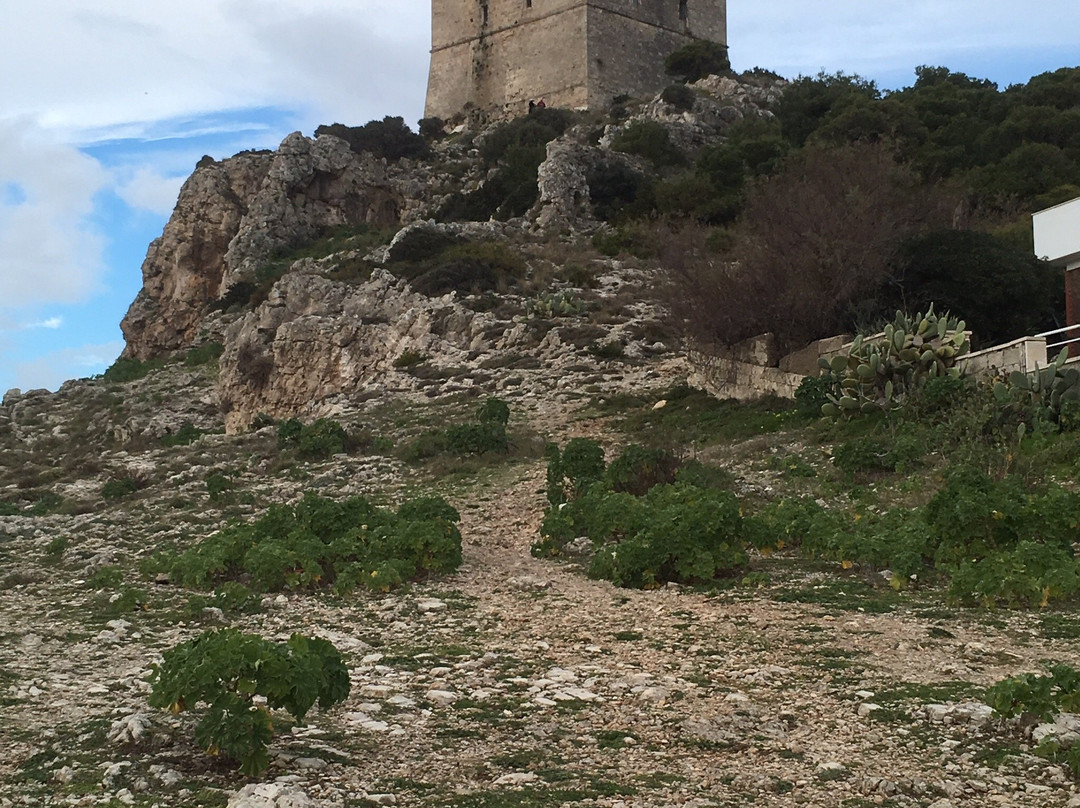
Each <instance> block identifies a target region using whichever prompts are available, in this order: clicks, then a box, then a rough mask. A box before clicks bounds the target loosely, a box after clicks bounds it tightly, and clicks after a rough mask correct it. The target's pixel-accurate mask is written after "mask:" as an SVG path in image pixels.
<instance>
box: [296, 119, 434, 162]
mask: <svg viewBox="0 0 1080 808" xmlns="http://www.w3.org/2000/svg"><path fill="white" fill-rule="evenodd" d="M320 135H333V136H334V137H339V138H341V139H342V140H344V141H345V142H346V143H348V144H349V148H350V149H352V150H353V151H354V152H356V153H357V154H363V153H364V152H369V153H370V154H373V155H374V156H376V157H382V158H384V159H386V160H389V161H391V162H397V161H398V160H401V159H402V158H405V157H408V158H413V159H423V158H425V157H426V156H427V155H428V152H429V149H428V145H427V142H426V141H425V140H424V138H423V137H422V136H420V135H417V134H416V133H414V132H413V131H412V130H410V129H409V127H408V126H406V125H405V120H404V119H403V118H400V117H393V116H390V115H387V116H386V117H385V118H383V119H382V120H381V121H368V122H367V123H366V124H364V125H363V126H343V125H342V124H340V123H335V124H330V125H329V126H320V127H318V128H317V129H316V130H315V136H316V137H319V136H320Z"/></svg>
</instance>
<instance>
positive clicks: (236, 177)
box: [121, 132, 418, 359]
mask: <svg viewBox="0 0 1080 808" xmlns="http://www.w3.org/2000/svg"><path fill="white" fill-rule="evenodd" d="M407 174H408V168H407V166H395V167H393V168H389V167H388V166H387V164H386V161H384V160H381V159H378V158H375V157H373V156H371V155H370V154H356V153H354V152H353V151H352V150H351V149H350V148H349V146H348V144H347V143H345V141H343V140H341V139H339V138H336V137H331V136H323V137H319V138H317V139H314V140H313V139H310V138H307V137H304V136H303V135H301V134H300V133H298V132H297V133H294V134H291V135H289V136H288V137H287V138H285V140H284V142H283V143H282V144H281V147H280V148H279V149H278V150H277V151H276V152H272V153H270V152H265V153H243V154H239V155H237V156H236V157H232V158H229V159H227V160H223V161H220V162H218V161H215V160H212V159H210V158H204V159H203V160H202V161H201V162H200V164H199V166H198V167H197V168H196V170H195V173H194V174H192V176H191V177H190V178H189V179H188V181H187V182H186V183H185V184H184V186H183V189H182V190H181V192H180V197H179V201H178V202H177V205H176V209H175V210H174V212H173V215H172V217H171V218H170V220H169V223H168V224H167V225H166V226H165V230H164V232H163V233H162V235H161V237H160V238H158V239H156V240H155V241H154V242H153V243H152V244H151V245H150V249H149V251H148V252H147V256H146V260H145V261H144V263H143V268H142V271H143V288H142V289H141V290H140V292H139V294H138V296H137V297H136V299H135V301H134V302H133V303H132V305H131V308H130V309H129V310H128V313H127V315H126V316H125V317H124V320H123V322H122V323H121V328H122V330H123V332H124V337H125V339H126V342H127V346H126V348H125V350H124V355H125V356H127V357H133V358H136V359H147V358H150V357H153V356H158V355H160V354H162V353H167V352H170V351H175V350H178V349H181V348H185V347H188V346H190V345H191V344H192V342H193V341H194V340H195V338H196V337H197V335H198V332H199V329H200V326H201V323H202V321H203V319H204V318H205V317H206V315H207V313H208V311H209V309H210V307H211V306H212V304H213V303H214V302H215V301H216V300H218V299H219V298H220V297H221V295H222V294H223V293H224V292H225V291H227V290H228V288H229V287H231V286H232V285H233V284H235V283H238V282H240V281H244V280H252V279H253V278H254V276H255V272H256V270H257V269H258V268H259V267H260V266H261V265H263V264H265V263H266V261H267V260H268V259H270V258H271V257H272V256H273V255H274V254H275V252H278V251H280V250H284V249H287V248H289V247H292V246H295V245H297V244H299V243H302V242H304V241H306V240H310V239H312V238H314V237H316V236H317V235H319V234H320V233H321V232H323V231H324V230H326V229H327V228H330V227H334V226H338V225H347V224H359V223H370V224H373V225H379V226H386V225H391V224H397V223H398V222H399V221H400V219H401V214H402V210H403V209H404V208H406V207H408V206H407V205H406V203H405V196H406V194H407V193H408V192H409V191H410V190H412V191H416V190H418V189H416V188H415V184H412V183H410V182H409V180H408V178H407ZM391 175H393V176H391Z"/></svg>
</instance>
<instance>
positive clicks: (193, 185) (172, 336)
mask: <svg viewBox="0 0 1080 808" xmlns="http://www.w3.org/2000/svg"><path fill="white" fill-rule="evenodd" d="M272 162H273V156H272V155H271V154H269V153H262V154H255V153H249V154H240V155H237V156H236V157H233V158H230V159H229V160H224V161H222V162H217V161H215V160H212V159H209V158H203V160H202V161H200V163H199V166H198V167H197V168H196V169H195V173H194V174H192V175H191V177H189V178H188V180H187V182H185V183H184V186H183V188H182V189H181V191H180V197H179V200H178V201H177V203H176V208H175V209H174V211H173V214H172V217H171V218H170V219H169V222H168V224H166V225H165V230H164V232H162V234H161V236H160V237H159V238H157V239H155V240H154V241H153V242H152V243H151V244H150V248H149V249H148V250H147V253H146V260H145V261H144V262H143V266H142V274H143V286H142V289H140V290H139V293H138V295H137V296H136V298H135V300H134V302H133V303H132V304H131V307H130V308H129V309H128V312H127V315H126V316H125V317H124V319H123V322H121V324H120V328H121V329H122V330H123V332H124V338H125V339H126V341H127V346H126V347H125V349H124V356H127V357H134V358H136V359H149V358H150V357H152V356H156V355H157V354H159V353H161V352H163V351H171V350H175V349H176V348H179V347H181V346H183V345H187V344H189V343H190V342H191V340H192V339H193V338H194V336H195V334H196V333H197V331H198V328H199V324H200V322H201V321H202V319H203V317H204V316H205V314H206V309H207V306H208V305H209V304H210V303H211V302H212V301H214V300H216V299H217V298H218V295H219V292H220V289H221V281H222V279H223V278H224V277H225V273H226V266H225V254H226V253H227V252H228V249H229V243H230V242H231V241H232V239H233V237H234V236H235V235H236V233H237V232H238V231H239V229H240V226H241V223H242V222H243V220H244V217H245V215H246V214H247V210H248V206H247V200H250V199H251V198H253V197H254V196H255V194H256V192H257V191H258V189H259V186H261V185H262V182H263V179H264V178H265V177H266V175H267V173H268V172H269V170H270V165H271V163H272Z"/></svg>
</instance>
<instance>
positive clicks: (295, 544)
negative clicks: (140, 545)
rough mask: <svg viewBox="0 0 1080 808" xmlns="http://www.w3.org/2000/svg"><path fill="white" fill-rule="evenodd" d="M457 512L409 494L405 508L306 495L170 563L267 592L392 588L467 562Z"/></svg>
mask: <svg viewBox="0 0 1080 808" xmlns="http://www.w3.org/2000/svg"><path fill="white" fill-rule="evenodd" d="M458 520H459V516H458V513H457V511H455V510H454V509H453V508H451V507H450V506H449V505H447V504H446V502H445V501H444V500H442V499H441V498H438V497H428V498H420V499H414V500H408V501H406V502H404V503H402V505H401V506H400V507H399V508H398V510H397V512H396V513H394V512H392V511H388V510H384V509H381V508H377V507H375V506H374V505H372V504H371V503H370V502H368V501H367V500H366V499H364V498H363V497H355V498H353V499H348V500H345V501H342V502H335V501H333V500H329V499H324V498H322V497H319V496H316V495H314V494H310V493H309V494H306V495H305V496H304V498H303V499H302V500H301V501H300V502H299V503H297V505H295V506H289V505H272V506H271V507H270V509H269V510H268V511H267V512H266V514H265V515H263V516H262V517H260V518H259V519H257V520H255V521H254V522H252V523H250V524H243V523H234V524H231V525H229V526H228V527H226V528H225V529H223V530H221V531H219V532H217V533H215V534H213V535H211V536H209V537H208V538H206V539H204V540H203V541H202V542H200V543H199V544H197V545H195V546H194V547H192V548H191V549H189V550H187V551H186V552H184V553H183V554H181V555H180V556H179V557H177V558H175V560H173V561H172V562H171V564H170V571H171V574H172V577H173V578H174V579H175V580H177V581H179V582H180V583H182V584H184V585H185V586H192V587H199V588H202V587H208V586H212V585H215V584H219V583H221V582H224V581H228V580H241V579H242V580H244V581H247V582H249V585H250V586H251V587H253V588H254V589H256V590H258V591H260V592H266V591H278V590H281V589H306V588H316V587H326V586H331V585H332V586H333V587H334V588H335V590H337V591H348V590H351V589H353V588H355V587H356V586H358V585H361V584H362V585H364V586H367V587H369V588H371V589H375V590H377V591H388V590H389V589H391V588H393V587H395V586H398V585H400V584H402V583H404V582H405V581H408V580H411V579H414V578H416V577H418V576H421V575H424V574H427V573H437V572H449V571H452V570H454V569H457V567H458V565H459V564H460V563H461V534H460V533H459V532H458V529H457V527H456V525H455V524H454V523H455V522H457V521H458Z"/></svg>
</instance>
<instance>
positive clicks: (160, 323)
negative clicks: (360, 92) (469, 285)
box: [122, 77, 778, 431]
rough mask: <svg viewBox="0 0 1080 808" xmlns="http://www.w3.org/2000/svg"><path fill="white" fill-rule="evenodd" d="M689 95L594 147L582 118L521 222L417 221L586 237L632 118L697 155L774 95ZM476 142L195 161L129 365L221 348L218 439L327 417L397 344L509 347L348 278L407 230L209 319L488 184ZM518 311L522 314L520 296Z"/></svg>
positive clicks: (389, 256)
mask: <svg viewBox="0 0 1080 808" xmlns="http://www.w3.org/2000/svg"><path fill="white" fill-rule="evenodd" d="M696 90H697V94H696V99H695V101H694V105H693V108H692V109H689V110H679V109H676V108H675V107H673V106H672V105H670V104H667V103H664V102H663V100H662V99H661V98H660V97H657V98H656V99H653V100H652V101H650V102H648V103H646V104H644V105H642V106H641V107H640V108H639V109H638V110H637V111H636V114H635V115H633V116H631V117H629V118H627V119H626V120H624V121H622V122H621V123H619V124H612V125H609V126H608V127H607V129H606V131H605V132H604V133H603V136H602V137H601V138H600V140H599V143H597V142H596V137H595V134H596V133H595V127H594V126H593V125H592V124H591V123H590V124H582V125H580V126H577V127H573V128H572V129H570V130H569V131H568V132H567V133H566V134H565V135H564V136H563V137H560V138H557V139H556V140H553V141H552V142H550V143H549V144H548V148H547V156H546V160H545V161H544V162H543V164H542V165H541V166H540V169H539V172H538V184H539V199H538V201H537V203H536V204H535V205H534V206H533V208H532V210H530V211H529V213H528V214H527V215H526V216H525V217H523V218H520V219H512V220H510V221H509V222H505V223H502V222H488V223H469V224H441V225H435V224H424V225H423V226H424V227H427V228H435V230H439V229H440V228H441V230H442V232H443V236H444V237H450V238H451V239H457V240H459V241H460V240H463V239H464V240H468V239H476V238H479V239H481V240H486V239H492V238H495V239H500V240H509V241H511V242H513V243H516V242H520V241H528V240H530V239H535V238H536V237H537V236H539V237H541V238H545V237H546V236H545V234H552V235H553V234H564V235H565V237H566V238H567V239H569V240H570V241H573V240H574V239H575V238H577V237H578V236H581V235H585V236H588V235H589V234H591V232H593V231H594V230H596V229H597V228H598V227H599V226H600V223H599V222H598V221H596V219H595V218H594V216H593V206H592V202H591V199H590V188H589V185H588V179H587V178H588V177H589V176H590V175H591V174H593V173H595V169H596V168H597V166H601V165H606V164H622V165H623V166H626V167H629V168H631V169H633V170H635V171H640V172H642V173H648V172H649V171H651V170H652V169H651V168H650V166H648V165H647V164H646V161H644V160H643V158H640V157H634V156H630V155H626V154H621V153H618V152H614V151H612V150H611V148H610V145H611V142H612V139H613V138H614V137H615V135H616V134H617V133H618V131H619V130H620V129H621V128H623V127H625V126H628V125H630V124H632V123H633V122H634V121H636V120H641V119H648V120H652V121H657V122H660V123H661V124H663V126H664V127H665V128H666V129H667V130H668V132H669V134H670V135H671V139H672V141H673V142H674V143H675V144H677V146H678V147H679V148H682V149H684V150H691V149H694V148H697V147H700V146H703V145H708V144H711V143H715V142H717V141H719V140H720V139H721V138H722V137H723V135H724V132H725V130H726V129H727V127H729V126H730V125H732V124H733V123H734V122H736V121H738V120H741V119H742V118H744V117H747V116H758V115H769V114H771V113H769V112H768V111H767V108H768V107H769V106H770V105H771V104H772V103H773V102H774V101H775V100H776V97H777V95H778V90H777V89H776V87H775V86H772V85H769V86H765V85H762V84H754V83H740V82H739V81H736V80H734V79H730V78H716V77H711V78H710V79H706V80H705V81H704V82H701V83H699V85H698V86H697V87H696ZM473 134H474V135H475V138H474V137H472V136H469V135H468V133H466V134H465V135H464V136H462V137H457V138H450V139H446V140H444V141H441V142H440V143H438V144H437V146H436V155H435V157H434V158H433V159H431V160H426V161H423V162H415V161H411V160H404V159H403V160H400V161H398V162H388V161H386V160H384V159H381V158H376V157H374V156H372V155H371V154H370V153H360V154H357V153H355V152H354V151H352V149H351V148H350V146H349V144H348V143H347V142H346V141H344V140H342V139H339V138H337V137H334V136H330V135H323V136H321V137H318V138H316V139H310V138H307V137H304V136H303V135H301V134H300V133H294V134H292V135H289V136H288V137H287V138H286V139H285V140H284V141H283V142H282V144H281V146H280V148H279V149H278V150H277V151H275V152H272V153H270V152H266V153H245V154H240V155H237V156H236V157H233V158H230V159H227V160H223V161H221V162H217V161H214V160H212V159H210V158H204V160H203V161H202V162H200V164H199V166H198V168H197V169H196V171H195V173H194V174H193V175H192V177H191V178H190V179H189V180H188V181H187V183H185V185H184V187H183V190H182V191H181V194H180V198H179V201H178V203H177V206H176V210H175V212H174V213H173V216H172V218H171V219H170V221H169V223H168V225H167V226H166V228H165V231H164V233H163V234H162V236H161V238H159V239H157V240H156V241H155V242H154V243H153V244H152V245H151V247H150V250H149V252H148V254H147V257H146V261H145V263H144V265H143V277H144V284H143V288H142V290H141V291H140V292H139V294H138V296H137V298H136V299H135V301H134V303H133V304H132V305H131V308H130V310H129V311H128V313H127V316H126V317H125V318H124V321H123V323H122V328H123V331H124V335H125V338H126V340H127V346H126V348H125V352H124V355H125V356H126V357H130V358H136V359H141V360H145V359H148V358H152V357H157V356H161V355H163V354H168V353H173V352H176V351H178V350H181V349H185V348H189V347H191V346H192V345H193V344H196V343H197V342H199V341H204V340H207V339H214V340H220V341H221V342H222V343H223V345H224V351H225V352H224V355H223V356H222V358H221V376H220V379H219V381H218V384H217V398H218V400H219V402H220V405H221V408H222V411H223V412H224V413H225V417H226V424H227V427H228V429H229V430H230V431H236V430H240V429H244V428H246V427H247V426H248V425H249V424H250V423H251V421H252V419H253V418H254V417H255V416H256V415H257V414H258V413H265V414H267V415H270V416H273V417H289V416H292V415H304V414H307V415H312V416H315V415H320V414H323V413H324V412H325V411H326V408H327V407H328V406H331V405H329V404H326V402H328V401H330V400H332V399H333V398H334V397H335V396H338V395H342V394H349V393H355V392H356V391H358V390H364V389H366V388H367V387H368V386H373V385H374V386H375V387H377V386H378V385H379V384H381V383H383V382H384V381H385V379H386V378H387V376H388V375H392V370H393V363H394V360H395V359H397V358H398V357H399V356H400V355H401V354H402V352H403V351H406V350H409V351H413V352H415V353H417V354H423V355H431V356H433V357H437V361H438V362H442V363H443V364H447V363H449V364H453V363H454V362H458V361H459V360H460V364H461V365H466V364H468V363H469V362H471V361H473V360H475V359H476V356H477V355H478V354H482V353H483V352H484V351H487V350H490V349H492V348H493V346H502V347H505V346H506V345H507V344H509V343H508V342H507V340H510V341H511V342H512V341H513V339H515V338H516V337H512V336H508V335H509V334H511V333H512V332H513V333H518V336H520V333H519V332H514V325H515V324H514V323H513V322H512V321H509V320H504V321H502V322H499V323H496V322H495V321H494V320H493V319H492V317H490V316H489V315H486V314H479V313H477V312H475V311H472V310H470V309H469V308H466V307H464V306H463V305H462V303H461V301H460V300H457V299H454V297H453V296H452V295H451V296H448V297H446V298H434V299H433V298H428V297H425V296H423V295H420V294H417V293H415V292H414V291H413V290H412V289H410V288H409V287H408V285H406V284H405V283H404V282H402V281H399V280H397V279H395V278H394V277H393V276H391V275H390V274H389V273H387V272H385V271H383V270H376V271H375V272H374V274H372V275H371V278H370V280H365V281H363V282H358V279H364V278H367V276H368V273H369V272H370V270H371V266H372V265H379V264H383V263H386V262H388V261H389V262H391V263H390V264H387V265H388V266H392V261H393V260H394V259H393V253H394V250H395V246H396V245H398V244H399V242H400V241H401V238H400V237H401V236H402V235H403V234H404V233H407V232H409V231H408V230H406V231H402V232H401V233H399V238H398V239H395V240H394V242H392V244H391V245H389V246H388V247H384V248H380V249H378V250H375V251H374V252H372V253H370V254H367V255H364V254H361V253H347V254H346V253H342V254H338V255H332V256H328V257H327V258H325V259H323V260H320V261H315V262H312V261H310V260H308V261H299V262H296V263H294V264H293V265H292V266H291V267H289V268H288V269H287V271H286V272H285V274H284V275H283V276H282V277H281V278H280V279H279V280H278V281H277V282H276V284H275V285H274V286H273V288H272V289H270V291H269V293H268V295H267V297H266V300H265V302H263V303H262V304H260V305H258V306H257V307H255V308H254V309H253V310H252V309H250V308H249V310H248V311H247V312H246V313H241V314H237V313H236V312H235V311H230V312H229V313H228V314H227V315H222V314H215V313H214V311H215V308H216V306H215V304H216V303H217V302H218V301H219V300H220V299H221V298H222V296H223V295H225V293H226V292H228V291H229V290H230V289H231V288H233V287H234V286H236V285H237V284H240V283H245V282H247V283H254V282H256V281H260V280H263V279H262V277H261V274H260V270H261V269H262V268H264V267H267V266H268V265H269V264H270V262H272V261H273V260H274V259H275V258H277V257H279V256H280V255H281V254H282V253H284V252H287V251H288V250H290V249H293V248H296V247H298V246H300V245H304V244H308V243H311V242H313V241H315V240H316V239H317V238H318V237H319V236H320V235H322V234H324V233H325V232H326V231H327V230H328V229H330V228H333V227H336V226H343V225H357V224H361V223H366V224H370V225H373V226H377V227H388V226H391V227H392V226H397V225H407V226H408V225H410V224H412V225H414V226H419V225H420V224H421V222H420V220H423V219H424V218H425V217H426V216H428V215H430V211H433V210H437V209H438V207H439V205H440V203H441V202H442V201H443V200H445V199H447V197H448V195H450V194H453V193H455V192H469V191H473V190H475V189H477V188H478V187H480V186H482V185H483V184H484V182H485V181H486V179H489V178H490V175H489V174H488V172H489V169H490V166H488V165H487V164H485V162H484V160H483V159H482V157H481V152H480V151H479V150H478V149H477V148H475V146H476V144H481V143H483V138H485V137H486V136H488V135H489V134H490V131H485V132H478V133H473ZM345 265H348V266H349V267H352V270H350V271H351V272H352V275H351V276H350V278H349V282H348V283H343V282H340V281H338V280H332V278H335V277H339V276H340V275H341V272H340V271H339V270H340V267H342V266H345ZM357 267H360V271H357V270H356V268H357ZM463 291H464V290H463ZM264 294H266V293H265V285H264V290H263V292H262V293H260V296H262V295H264ZM513 305H514V306H516V307H517V308H516V311H517V312H519V313H520V312H521V311H522V310H523V306H524V301H522V300H520V299H519V300H517V301H515V302H514V304H513ZM519 331H520V329H519Z"/></svg>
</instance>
